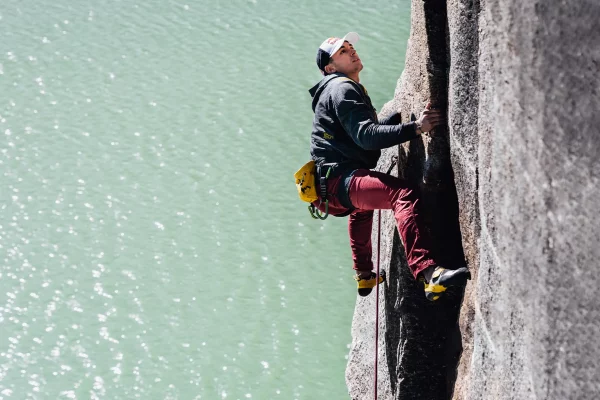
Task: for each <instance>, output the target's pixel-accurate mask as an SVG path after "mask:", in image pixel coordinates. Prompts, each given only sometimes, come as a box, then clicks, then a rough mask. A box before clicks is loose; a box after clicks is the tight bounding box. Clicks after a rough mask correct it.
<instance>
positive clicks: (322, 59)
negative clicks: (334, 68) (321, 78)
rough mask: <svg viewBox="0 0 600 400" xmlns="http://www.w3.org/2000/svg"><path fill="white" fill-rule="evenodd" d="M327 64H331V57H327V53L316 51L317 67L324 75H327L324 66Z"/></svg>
mask: <svg viewBox="0 0 600 400" xmlns="http://www.w3.org/2000/svg"><path fill="white" fill-rule="evenodd" d="M329 63H331V57H330V56H329V53H327V52H326V51H325V50H321V49H319V50H317V67H319V69H320V70H321V71H322V72H323V74H325V75H327V72H326V71H325V66H326V65H327V64H329Z"/></svg>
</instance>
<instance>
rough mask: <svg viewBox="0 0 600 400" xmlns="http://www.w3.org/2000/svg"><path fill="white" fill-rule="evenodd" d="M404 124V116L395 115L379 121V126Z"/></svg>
mask: <svg viewBox="0 0 600 400" xmlns="http://www.w3.org/2000/svg"><path fill="white" fill-rule="evenodd" d="M400 122H402V114H400V113H399V112H398V113H395V114H392V115H390V116H389V117H385V118H382V119H380V120H379V125H397V124H399V123H400Z"/></svg>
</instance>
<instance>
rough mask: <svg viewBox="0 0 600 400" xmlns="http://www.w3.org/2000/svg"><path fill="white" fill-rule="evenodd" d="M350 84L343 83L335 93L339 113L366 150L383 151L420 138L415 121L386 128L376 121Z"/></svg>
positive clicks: (348, 128)
mask: <svg viewBox="0 0 600 400" xmlns="http://www.w3.org/2000/svg"><path fill="white" fill-rule="evenodd" d="M358 90H359V89H358V88H357V87H355V86H354V85H353V84H352V83H350V82H342V83H341V84H339V85H338V86H337V87H336V88H335V90H334V91H333V92H332V101H333V106H334V108H335V113H336V115H337V117H338V119H339V120H340V122H341V124H342V126H343V127H344V129H345V130H346V132H347V133H348V135H350V137H352V140H354V142H355V143H356V144H357V145H359V146H360V147H362V148H363V149H365V150H381V149H385V148H388V147H392V146H395V145H398V144H400V143H403V142H406V141H408V140H411V139H414V138H416V137H417V136H418V135H417V133H416V126H415V123H414V122H409V123H406V124H395V125H382V124H377V123H375V122H374V121H373V119H372V117H371V116H372V111H371V108H370V106H369V105H367V104H365V101H364V99H363V97H362V95H361V93H360V92H359V91H358Z"/></svg>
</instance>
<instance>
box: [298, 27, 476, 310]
mask: <svg viewBox="0 0 600 400" xmlns="http://www.w3.org/2000/svg"><path fill="white" fill-rule="evenodd" d="M358 39H359V36H358V34H357V33H355V32H350V33H348V34H347V35H346V36H344V37H343V38H336V37H333V38H329V39H327V40H325V41H324V42H323V43H322V44H321V46H320V47H319V49H318V51H317V66H318V67H319V70H320V71H321V73H322V74H323V75H324V77H323V79H322V80H321V81H320V82H319V83H318V84H316V85H315V86H314V87H313V88H311V89H310V90H309V92H310V94H311V96H312V99H313V100H312V108H313V111H314V113H315V115H314V120H313V129H312V135H311V146H310V153H311V158H312V160H314V162H315V164H316V176H317V180H316V181H317V182H320V181H321V178H322V177H323V178H324V177H326V182H325V183H324V185H323V192H325V188H326V192H325V193H321V195H320V196H319V197H320V200H319V201H315V202H314V203H313V206H314V207H316V208H318V209H319V210H321V211H324V204H325V203H324V202H323V201H321V200H323V199H322V197H323V195H324V196H325V197H327V199H328V202H327V204H328V210H327V211H328V212H329V214H331V215H335V216H345V215H349V221H348V233H349V236H350V247H351V249H352V259H353V263H354V266H353V268H354V270H355V271H356V275H355V278H354V279H355V280H356V281H357V285H358V293H359V294H360V295H361V296H366V295H368V294H369V293H370V292H371V289H372V288H373V287H375V285H376V284H378V283H381V282H383V281H385V273H382V274H381V275H380V277H379V282H376V281H377V279H376V278H377V276H376V274H375V272H373V263H372V260H371V254H372V249H371V230H372V222H373V210H376V209H391V210H393V211H394V216H395V219H396V223H397V227H398V232H399V233H400V237H401V238H402V242H403V243H404V247H405V249H406V258H407V261H408V266H409V268H410V270H411V272H412V275H413V276H414V277H415V279H419V280H421V281H423V282H424V285H425V295H426V297H427V299H429V300H431V301H434V300H437V299H439V298H440V297H441V296H442V295H443V293H444V292H445V291H446V289H447V287H448V286H464V285H465V284H466V281H467V279H470V277H471V276H470V272H469V270H468V269H467V268H465V267H461V268H458V269H449V268H444V267H442V266H441V265H438V264H437V263H436V262H435V260H434V259H433V258H432V255H431V254H430V245H429V239H428V237H427V234H426V232H425V229H424V228H423V225H422V218H421V216H420V215H419V197H418V194H417V188H416V187H414V186H412V185H410V184H409V183H408V182H407V181H405V180H402V179H399V178H396V177H393V176H391V175H387V174H384V173H381V172H378V171H373V170H371V169H372V168H375V166H376V165H377V161H378V160H379V157H380V155H381V151H380V150H381V149H385V148H388V147H392V146H396V145H398V144H400V143H403V142H406V141H409V140H411V139H414V138H417V137H418V136H419V135H421V134H422V133H423V132H428V131H430V130H432V129H434V128H435V127H436V126H439V125H442V124H445V123H446V122H445V118H444V117H443V116H442V113H441V112H440V111H439V110H436V109H434V108H432V106H431V104H427V106H426V107H425V109H424V110H423V112H422V113H421V114H420V116H419V118H418V119H417V120H416V121H413V122H408V123H405V124H401V123H400V122H401V116H400V113H396V114H394V115H392V116H390V117H388V118H385V119H382V120H378V118H377V112H376V110H375V108H374V107H373V105H372V103H371V99H370V98H369V95H368V93H367V91H366V89H365V88H364V86H362V85H361V83H360V78H359V74H360V72H361V70H362V69H363V64H362V62H361V59H360V57H359V56H358V54H357V52H356V50H355V49H354V45H355V44H356V42H357V41H358ZM383 272H385V271H383Z"/></svg>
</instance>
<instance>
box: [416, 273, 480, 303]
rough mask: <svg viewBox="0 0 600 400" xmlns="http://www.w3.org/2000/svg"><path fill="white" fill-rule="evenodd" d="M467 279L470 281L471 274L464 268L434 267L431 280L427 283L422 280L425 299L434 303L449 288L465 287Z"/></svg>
mask: <svg viewBox="0 0 600 400" xmlns="http://www.w3.org/2000/svg"><path fill="white" fill-rule="evenodd" d="M468 279H471V272H470V271H469V270H468V269H467V268H466V267H462V268H459V269H446V268H442V267H435V270H434V271H433V274H432V275H431V280H430V281H429V282H427V281H425V280H424V279H423V283H424V284H425V297H427V300H429V301H436V300H437V299H439V298H440V297H441V296H442V295H443V294H444V292H445V291H446V289H448V287H449V286H465V285H466V284H467V280H468Z"/></svg>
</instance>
